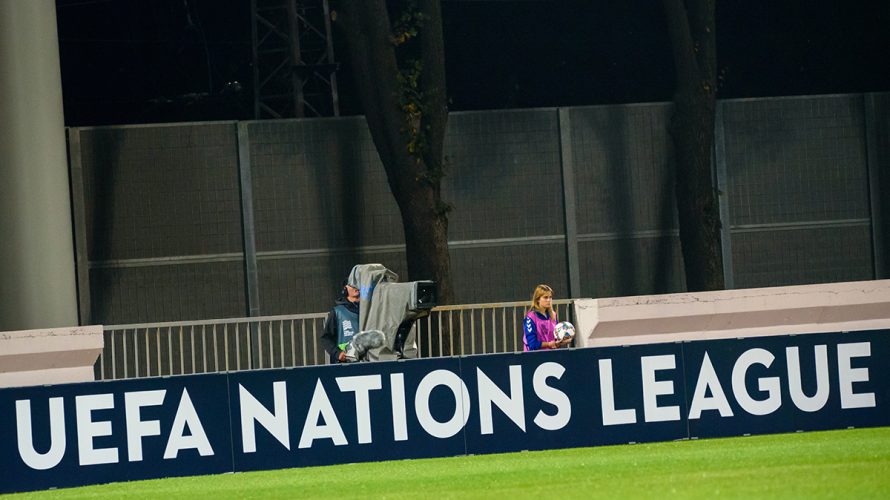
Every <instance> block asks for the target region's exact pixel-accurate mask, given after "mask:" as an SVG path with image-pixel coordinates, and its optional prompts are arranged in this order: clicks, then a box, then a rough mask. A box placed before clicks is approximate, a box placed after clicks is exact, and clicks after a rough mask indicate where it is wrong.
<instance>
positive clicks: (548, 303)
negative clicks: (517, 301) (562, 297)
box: [522, 285, 568, 351]
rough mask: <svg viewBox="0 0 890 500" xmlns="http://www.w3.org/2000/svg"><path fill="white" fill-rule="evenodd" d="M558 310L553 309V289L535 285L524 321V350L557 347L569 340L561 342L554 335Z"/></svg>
mask: <svg viewBox="0 0 890 500" xmlns="http://www.w3.org/2000/svg"><path fill="white" fill-rule="evenodd" d="M556 322H557V320H556V310H555V309H553V289H552V288H550V287H549V286H547V285H538V286H537V287H535V293H534V294H533V295H532V303H531V308H530V309H529V310H528V313H527V314H526V315H525V321H524V322H523V328H522V330H523V333H524V335H523V337H522V343H523V345H524V346H523V347H524V348H523V351H537V350H539V349H557V348H559V347H562V346H564V345H567V344H568V343H567V342H559V341H558V340H556V336H554V335H553V328H554V327H556Z"/></svg>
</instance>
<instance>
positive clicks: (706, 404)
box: [689, 351, 732, 420]
mask: <svg viewBox="0 0 890 500" xmlns="http://www.w3.org/2000/svg"><path fill="white" fill-rule="evenodd" d="M708 390H710V391H711V397H707V392H708ZM704 410H718V411H719V412H720V416H721V417H731V416H732V408H730V406H729V401H728V400H727V399H726V394H725V393H724V392H723V386H721V385H720V379H718V378H717V372H716V371H715V370H714V365H713V364H712V363H711V358H710V357H708V351H705V357H704V358H703V359H702V362H701V368H700V369H699V371H698V380H697V381H696V382H695V391H694V392H693V393H692V403H691V404H690V405H689V419H690V420H693V419H696V418H701V412H702V411H704Z"/></svg>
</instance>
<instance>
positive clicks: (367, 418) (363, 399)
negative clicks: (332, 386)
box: [336, 375, 383, 444]
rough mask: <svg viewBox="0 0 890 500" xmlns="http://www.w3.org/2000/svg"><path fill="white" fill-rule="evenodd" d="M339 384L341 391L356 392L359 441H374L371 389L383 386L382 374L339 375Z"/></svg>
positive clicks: (356, 419)
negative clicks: (369, 395)
mask: <svg viewBox="0 0 890 500" xmlns="http://www.w3.org/2000/svg"><path fill="white" fill-rule="evenodd" d="M336 380H337V385H338V386H340V392H354V393H355V421H356V426H357V427H358V429H357V431H358V442H359V443H360V444H367V443H370V442H372V437H371V402H370V398H369V397H368V392H369V391H376V390H378V389H381V388H382V387H383V383H382V379H381V377H380V375H361V376H358V377H337V379H336Z"/></svg>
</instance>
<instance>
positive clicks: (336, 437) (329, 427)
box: [299, 379, 349, 448]
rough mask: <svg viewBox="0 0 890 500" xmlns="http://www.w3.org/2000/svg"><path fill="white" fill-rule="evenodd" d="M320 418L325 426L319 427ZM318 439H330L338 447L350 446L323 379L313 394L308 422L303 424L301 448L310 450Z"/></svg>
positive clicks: (317, 383) (308, 412) (307, 414)
mask: <svg viewBox="0 0 890 500" xmlns="http://www.w3.org/2000/svg"><path fill="white" fill-rule="evenodd" d="M319 417H321V418H323V419H324V424H321V425H319V423H318V418H319ZM316 439H330V440H332V441H333V442H334V445H336V446H343V445H346V444H349V442H348V441H346V436H345V435H344V434H343V428H342V427H341V426H340V421H339V420H337V414H336V413H334V407H333V406H331V400H330V399H328V394H327V393H326V392H324V386H323V385H321V379H319V380H317V381H316V383H315V392H313V393H312V402H310V403H309V410H308V411H307V412H306V421H305V422H304V423H303V432H302V433H301V434H300V444H299V447H300V448H309V447H310V446H312V442H313V441H315V440H316Z"/></svg>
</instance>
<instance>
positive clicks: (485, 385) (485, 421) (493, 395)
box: [476, 365, 525, 434]
mask: <svg viewBox="0 0 890 500" xmlns="http://www.w3.org/2000/svg"><path fill="white" fill-rule="evenodd" d="M476 384H477V386H478V389H479V426H480V428H481V429H482V431H481V432H482V434H494V422H493V419H492V414H491V407H492V405H494V406H497V407H498V409H500V410H501V411H502V412H504V415H506V416H507V417H509V418H510V420H512V421H513V423H514V424H516V426H517V427H519V428H520V429H522V431H523V432H525V402H524V400H523V397H522V367H521V366H519V365H510V395H509V396H507V395H506V394H505V393H504V391H502V390H501V388H500V387H498V386H497V385H495V383H494V382H493V381H492V380H491V379H490V378H488V376H487V375H485V373H483V372H482V370H481V369H480V368H478V367H477V368H476Z"/></svg>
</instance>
